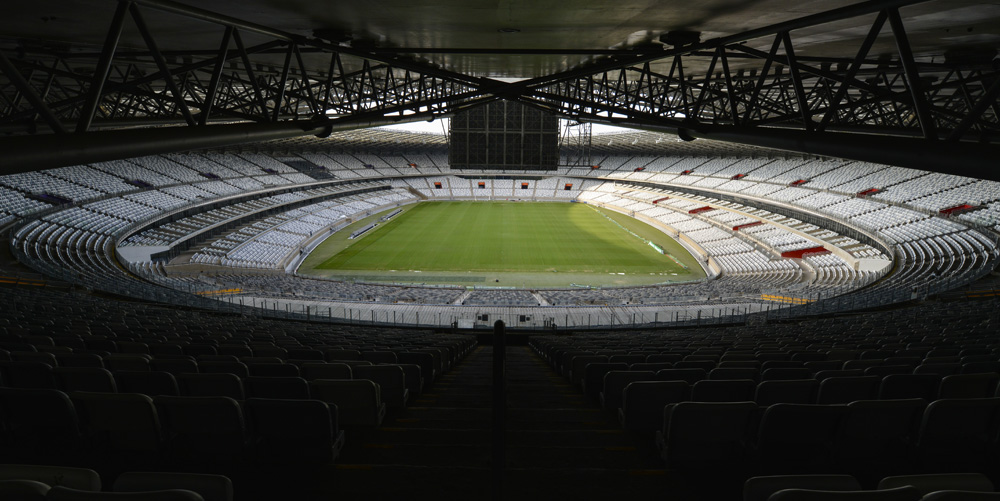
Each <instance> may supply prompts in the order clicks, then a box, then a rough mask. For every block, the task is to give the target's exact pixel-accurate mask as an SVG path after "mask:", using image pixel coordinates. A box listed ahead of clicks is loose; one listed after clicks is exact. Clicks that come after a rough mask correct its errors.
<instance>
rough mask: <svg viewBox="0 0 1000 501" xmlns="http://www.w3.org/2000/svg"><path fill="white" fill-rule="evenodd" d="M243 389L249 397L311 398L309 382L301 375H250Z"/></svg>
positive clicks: (244, 382) (245, 379) (245, 380)
mask: <svg viewBox="0 0 1000 501" xmlns="http://www.w3.org/2000/svg"><path fill="white" fill-rule="evenodd" d="M243 391H244V394H245V395H246V397H247V398H297V399H302V398H309V384H308V382H306V380H305V379H302V378H300V377H261V376H250V377H248V378H244V379H243Z"/></svg>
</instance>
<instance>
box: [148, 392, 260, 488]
mask: <svg viewBox="0 0 1000 501" xmlns="http://www.w3.org/2000/svg"><path fill="white" fill-rule="evenodd" d="M154 401H155V402H156V407H157V409H159V412H160V416H161V418H162V422H163V429H164V432H165V434H166V436H167V441H168V442H169V444H170V454H171V457H172V459H173V460H174V461H175V462H177V463H180V464H184V465H192V464H193V465H201V466H209V467H212V468H213V469H219V470H227V469H231V468H233V467H234V466H236V465H239V464H241V463H242V462H243V461H244V460H245V459H246V453H247V445H248V443H247V434H246V425H245V422H244V420H243V411H242V409H241V408H240V405H239V403H238V402H236V401H235V400H233V399H231V398H228V397H168V396H159V397H156V399H154Z"/></svg>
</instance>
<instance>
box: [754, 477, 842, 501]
mask: <svg viewBox="0 0 1000 501" xmlns="http://www.w3.org/2000/svg"><path fill="white" fill-rule="evenodd" d="M783 489H810V490H824V491H860V490H861V484H860V483H859V482H858V481H857V479H855V478H854V477H852V476H850V475H769V476H759V477H750V478H748V479H747V481H746V482H744V483H743V501H767V499H768V498H770V497H771V494H774V493H775V492H778V491H780V490H783Z"/></svg>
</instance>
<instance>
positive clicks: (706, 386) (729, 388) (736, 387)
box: [691, 379, 757, 402]
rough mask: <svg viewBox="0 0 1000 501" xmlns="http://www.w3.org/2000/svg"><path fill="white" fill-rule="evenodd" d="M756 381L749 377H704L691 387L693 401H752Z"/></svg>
mask: <svg viewBox="0 0 1000 501" xmlns="http://www.w3.org/2000/svg"><path fill="white" fill-rule="evenodd" d="M756 390H757V383H754V382H753V380H751V379H706V380H703V381H698V382H697V383H695V384H694V385H693V386H692V387H691V400H693V401H695V402H752V401H753V397H754V392H755V391H756Z"/></svg>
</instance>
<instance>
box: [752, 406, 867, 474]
mask: <svg viewBox="0 0 1000 501" xmlns="http://www.w3.org/2000/svg"><path fill="white" fill-rule="evenodd" d="M847 412H848V407H847V406H846V405H810V404H774V405H771V406H770V407H768V408H767V410H765V411H764V414H763V415H762V416H761V420H760V426H759V428H758V434H757V441H756V458H757V461H758V466H759V467H760V468H761V469H762V471H764V472H782V473H785V474H788V473H824V472H829V471H832V469H833V467H834V464H833V463H834V461H833V451H834V449H835V446H836V441H837V438H838V432H839V430H840V425H841V423H842V422H843V420H844V418H845V417H846V414H847Z"/></svg>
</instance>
